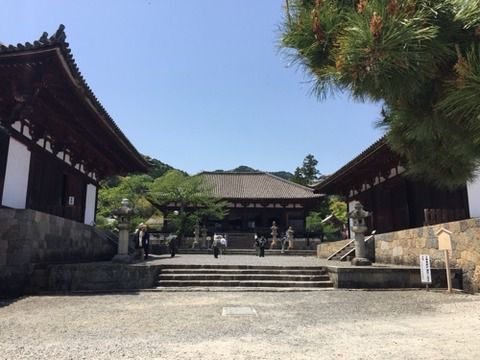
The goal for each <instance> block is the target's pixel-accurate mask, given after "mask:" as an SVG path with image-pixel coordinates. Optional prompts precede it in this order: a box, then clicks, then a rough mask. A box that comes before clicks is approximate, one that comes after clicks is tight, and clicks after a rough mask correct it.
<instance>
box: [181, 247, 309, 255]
mask: <svg viewBox="0 0 480 360" xmlns="http://www.w3.org/2000/svg"><path fill="white" fill-rule="evenodd" d="M178 253H179V254H210V255H212V254H213V250H212V249H190V248H188V249H179V250H178ZM223 255H252V256H256V255H257V250H256V249H231V248H227V249H226V250H224V253H223ZM270 255H278V256H280V255H282V256H283V255H285V256H316V255H317V251H316V250H300V249H299V250H295V249H294V250H285V252H284V253H282V251H281V250H279V249H274V250H270V249H266V250H265V256H270Z"/></svg>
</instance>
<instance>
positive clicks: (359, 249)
mask: <svg viewBox="0 0 480 360" xmlns="http://www.w3.org/2000/svg"><path fill="white" fill-rule="evenodd" d="M368 216H370V213H369V212H368V211H365V210H363V205H362V204H361V203H360V202H359V201H357V202H356V203H355V205H354V209H353V210H352V211H350V213H349V214H348V217H349V218H350V219H352V220H353V226H352V230H353V232H354V233H355V257H354V258H353V260H352V262H351V263H352V265H356V266H368V265H372V263H371V261H370V260H368V259H367V255H366V254H367V251H366V248H365V232H366V231H367V226H366V225H365V218H366V217H368Z"/></svg>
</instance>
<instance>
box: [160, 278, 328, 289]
mask: <svg viewBox="0 0 480 360" xmlns="http://www.w3.org/2000/svg"><path fill="white" fill-rule="evenodd" d="M159 286H161V287H169V286H172V287H183V286H190V287H193V286H202V287H212V286H214V287H227V286H228V287H230V286H231V287H275V288H279V287H303V288H312V287H313V288H315V287H333V284H332V282H331V281H270V280H225V281H222V280H198V281H192V280H165V281H161V282H160V283H159Z"/></svg>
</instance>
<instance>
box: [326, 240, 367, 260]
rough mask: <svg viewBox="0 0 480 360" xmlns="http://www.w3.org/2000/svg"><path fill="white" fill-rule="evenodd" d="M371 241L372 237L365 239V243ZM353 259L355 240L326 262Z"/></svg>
mask: <svg viewBox="0 0 480 360" xmlns="http://www.w3.org/2000/svg"><path fill="white" fill-rule="evenodd" d="M371 239H373V235H370V236H367V237H365V243H367V242H368V241H370V240H371ZM354 257H355V240H351V241H349V242H348V243H347V244H346V245H345V246H343V247H342V248H340V249H338V250H337V251H335V252H334V253H333V254H332V255H330V256H329V257H328V258H327V260H336V261H347V260H348V259H350V258H351V259H353V258H354Z"/></svg>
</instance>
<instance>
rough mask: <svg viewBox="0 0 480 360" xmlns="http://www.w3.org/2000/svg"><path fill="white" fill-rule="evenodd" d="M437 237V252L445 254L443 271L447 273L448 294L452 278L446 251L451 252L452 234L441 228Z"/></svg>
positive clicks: (450, 289) (450, 290)
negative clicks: (440, 251) (441, 251)
mask: <svg viewBox="0 0 480 360" xmlns="http://www.w3.org/2000/svg"><path fill="white" fill-rule="evenodd" d="M436 235H437V237H438V250H443V251H444V252H445V270H446V272H447V287H448V292H449V293H451V292H452V278H451V275H450V260H449V258H448V251H451V250H452V232H451V231H448V230H447V229H444V228H441V229H440V230H438V231H437V234H436Z"/></svg>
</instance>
